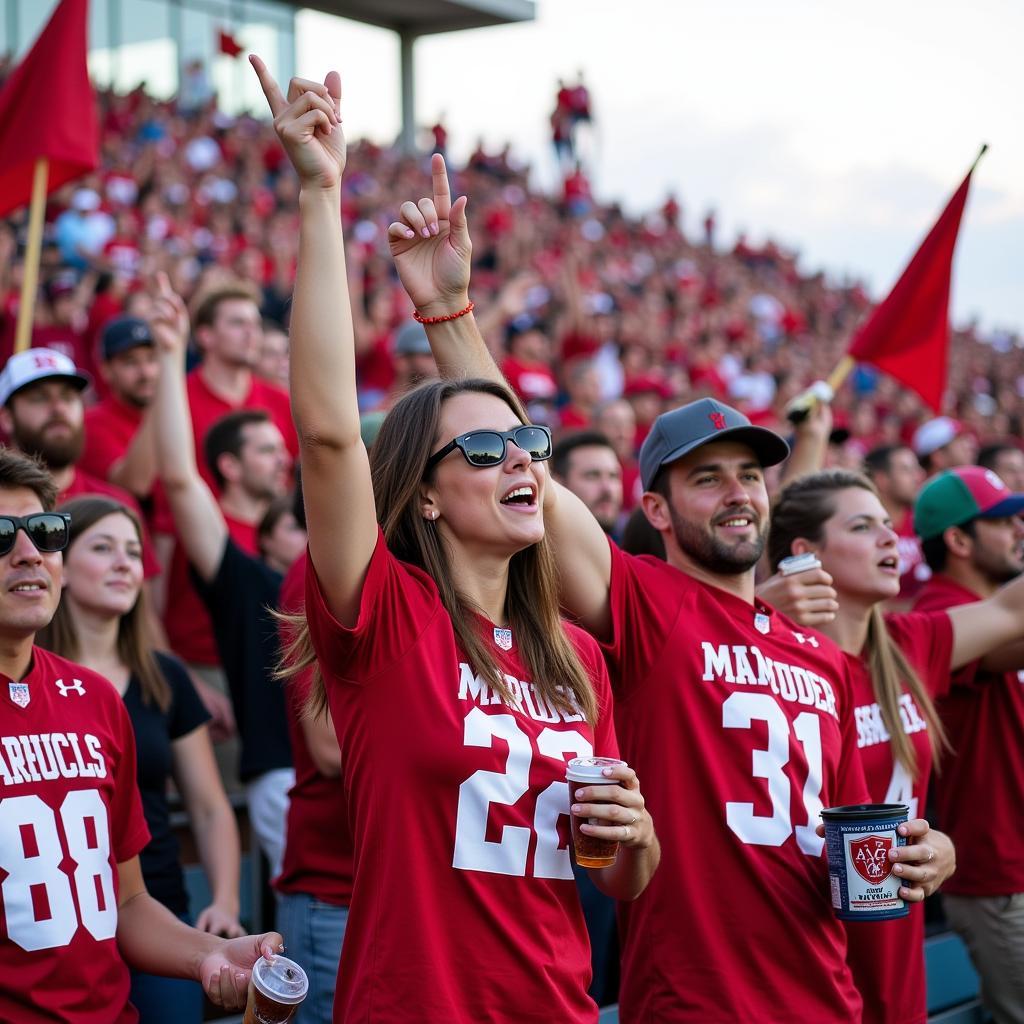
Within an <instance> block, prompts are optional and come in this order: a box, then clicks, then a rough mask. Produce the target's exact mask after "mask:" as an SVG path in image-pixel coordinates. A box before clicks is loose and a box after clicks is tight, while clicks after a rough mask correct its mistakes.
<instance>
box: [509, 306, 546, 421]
mask: <svg viewBox="0 0 1024 1024" xmlns="http://www.w3.org/2000/svg"><path fill="white" fill-rule="evenodd" d="M505 348H506V351H507V352H508V355H507V356H506V357H505V358H504V359H503V360H502V363H501V372H502V373H503V374H504V375H505V379H506V380H507V381H508V382H509V384H511V385H512V390H513V391H515V393H516V394H517V395H518V396H519V397H520V398H521V399H522V400H523V401H524V402H526V403H527V405H529V403H530V402H534V401H537V400H540V401H549V400H553V399H554V398H555V397H557V395H558V381H557V380H555V375H554V373H552V372H551V342H550V340H549V339H548V336H547V335H546V334H545V333H544V330H543V328H542V326H541V324H540V323H538V322H537V321H536V320H535V319H534V318H533V317H532V316H530V315H529V314H528V313H523V314H521V315H520V316H517V317H516V318H515V319H514V320H513V321H512V322H511V323H510V324H509V325H508V327H507V328H506V329H505Z"/></svg>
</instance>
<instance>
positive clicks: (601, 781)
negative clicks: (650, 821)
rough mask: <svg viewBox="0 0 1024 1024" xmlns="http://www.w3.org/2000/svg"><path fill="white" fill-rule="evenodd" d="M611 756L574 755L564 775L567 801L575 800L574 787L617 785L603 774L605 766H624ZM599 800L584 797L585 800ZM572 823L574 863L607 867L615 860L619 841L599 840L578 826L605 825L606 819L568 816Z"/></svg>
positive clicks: (585, 866)
mask: <svg viewBox="0 0 1024 1024" xmlns="http://www.w3.org/2000/svg"><path fill="white" fill-rule="evenodd" d="M625 763H626V762H625V761H619V760H618V759H617V758H614V757H574V758H573V759H572V760H571V761H570V762H569V763H568V765H567V766H566V770H565V778H566V781H567V782H568V783H569V803H570V805H571V804H574V803H576V790H577V789H582V788H583V787H585V786H617V785H618V784H619V783H618V782H616V781H615V780H613V779H608V778H605V776H604V775H603V774H602V772H603V771H604V769H605V768H617V767H618V766H619V765H625ZM595 802H598V803H599V802H600V801H594V800H586V801H584V803H595ZM570 821H571V823H572V845H573V848H574V849H575V850H576V863H577V864H579V866H580V867H581V868H607V867H610V866H611V865H612V864H614V863H615V858H616V857H617V856H618V853H619V844H618V841H617V840H615V839H598V838H597V837H596V836H588V835H587V834H586V832H581V831H580V825H582V824H584V822H586V823H587V824H589V825H607V824H608V822H606V821H602V820H601V819H599V818H578V817H577V816H576V815H575V814H573V815H570Z"/></svg>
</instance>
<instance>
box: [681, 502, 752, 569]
mask: <svg viewBox="0 0 1024 1024" xmlns="http://www.w3.org/2000/svg"><path fill="white" fill-rule="evenodd" d="M738 514H740V513H738ZM669 515H670V517H671V519H672V531H673V533H674V534H675V538H676V543H677V544H678V545H679V548H680V550H681V551H682V552H683V554H685V555H687V556H688V557H689V558H690V559H691V560H692V561H694V562H696V564H697V565H699V566H701V567H702V568H704V569H707V570H708V571H709V572H713V573H718V574H720V575H722V576H740V575H742V574H743V573H745V572H748V571H749V570H750V569H752V568H753V567H754V566H755V565H757V563H758V561H759V560H760V558H761V555H762V554H763V552H764V546H765V542H766V540H767V537H768V526H767V524H765V525H763V526H762V527H761V528H760V530H759V532H758V534H757V537H756V538H755V539H754V540H753V541H743V542H741V543H739V544H735V545H732V544H726V543H725V542H724V541H721V540H719V539H718V538H717V537H716V536H714V534H712V533H709V532H708V531H707V530H705V529H703V528H701V527H699V526H695V525H694V524H693V523H691V522H689V521H687V520H686V519H684V518H683V517H682V516H681V515H679V513H678V512H677V511H676V510H675V509H674V508H671V507H670V509H669Z"/></svg>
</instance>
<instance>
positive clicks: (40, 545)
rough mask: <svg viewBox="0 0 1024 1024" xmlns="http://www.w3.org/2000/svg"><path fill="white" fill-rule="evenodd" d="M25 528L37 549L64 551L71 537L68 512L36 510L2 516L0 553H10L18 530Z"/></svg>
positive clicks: (0, 519) (46, 551)
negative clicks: (24, 513)
mask: <svg viewBox="0 0 1024 1024" xmlns="http://www.w3.org/2000/svg"><path fill="white" fill-rule="evenodd" d="M19 530H24V531H25V532H26V533H27V534H28V539H29V540H30V541H32V543H33V544H35V546H36V550H37V551H42V552H45V553H50V552H53V551H63V550H64V549H65V548H66V547H67V546H68V541H69V540H70V539H71V516H69V515H68V514H67V512H36V513H35V514H34V515H31V516H0V555H7V554H10V552H11V550H12V549H13V548H14V541H15V538H17V536H18V531H19Z"/></svg>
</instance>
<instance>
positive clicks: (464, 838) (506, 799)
mask: <svg viewBox="0 0 1024 1024" xmlns="http://www.w3.org/2000/svg"><path fill="white" fill-rule="evenodd" d="M495 739H498V740H503V741H504V742H505V743H507V744H508V760H507V761H506V762H505V770H504V771H503V772H489V771H484V770H482V769H481V770H480V771H477V772H473V774H472V775H470V777H469V778H468V779H466V781H465V782H464V783H462V785H461V786H459V810H458V817H457V818H456V821H455V856H454V858H453V859H452V865H453V866H454V867H457V868H461V869H462V870H463V871H490V872H492V873H493V874H497V875H525V874H526V862H527V859H528V857H529V853H530V838H531V836H530V834H531V832H533V833H536V836H537V852H536V854H535V856H534V858H533V874H534V877H536V878H572V863H571V861H570V860H569V851H568V849H566V848H562V849H559V838H558V819H559V817H560V816H561V815H563V814H568V813H569V787H568V785H567V784H566V783H564V782H552V783H551V784H550V785H549V786H547V787H546V788H545V789H544V790H543V791H542V792H541V793H540V795H539V796H538V797H537V803H536V805H535V807H534V815H533V828H532V829H530V828H528V827H527V826H525V825H505V826H504V828H502V830H501V838H500V839H497V840H491V839H488V838H487V818H488V814H489V810H490V806H491V804H506V805H509V806H511V805H512V804H516V803H518V802H519V801H520V800H521V799H522V797H523V796H524V795H525V794H526V791H527V790H528V789H529V788H530V765H531V764H532V763H533V747H532V744H531V743H530V737H529V736H527V735H526V733H525V732H523V730H522V729H520V728H519V725H518V723H517V722H516V720H515V718H514V716H512V715H488V714H487V713H486V712H484V711H481V710H480V708H473V709H472V710H471V711H470V712H469V714H468V715H466V721H465V733H464V740H465V743H466V746H467V747H492V746H493V745H494V740H495ZM537 752H538V753H539V754H540V755H541V756H542V757H550V758H553V759H554V760H556V761H561V762H563V763H564V760H563V755H565V754H567V753H568V754H570V755H571V756H572V757H589V756H590V755H591V754H592V753H593V752H594V751H593V747H592V746H591V745H590V743H589V741H588V740H586V739H585V738H584V737H583V736H581V735H580V734H579V733H578V732H575V731H572V730H566V731H560V730H556V729H545V730H543V732H541V734H540V735H539V736H538V737H537Z"/></svg>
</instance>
